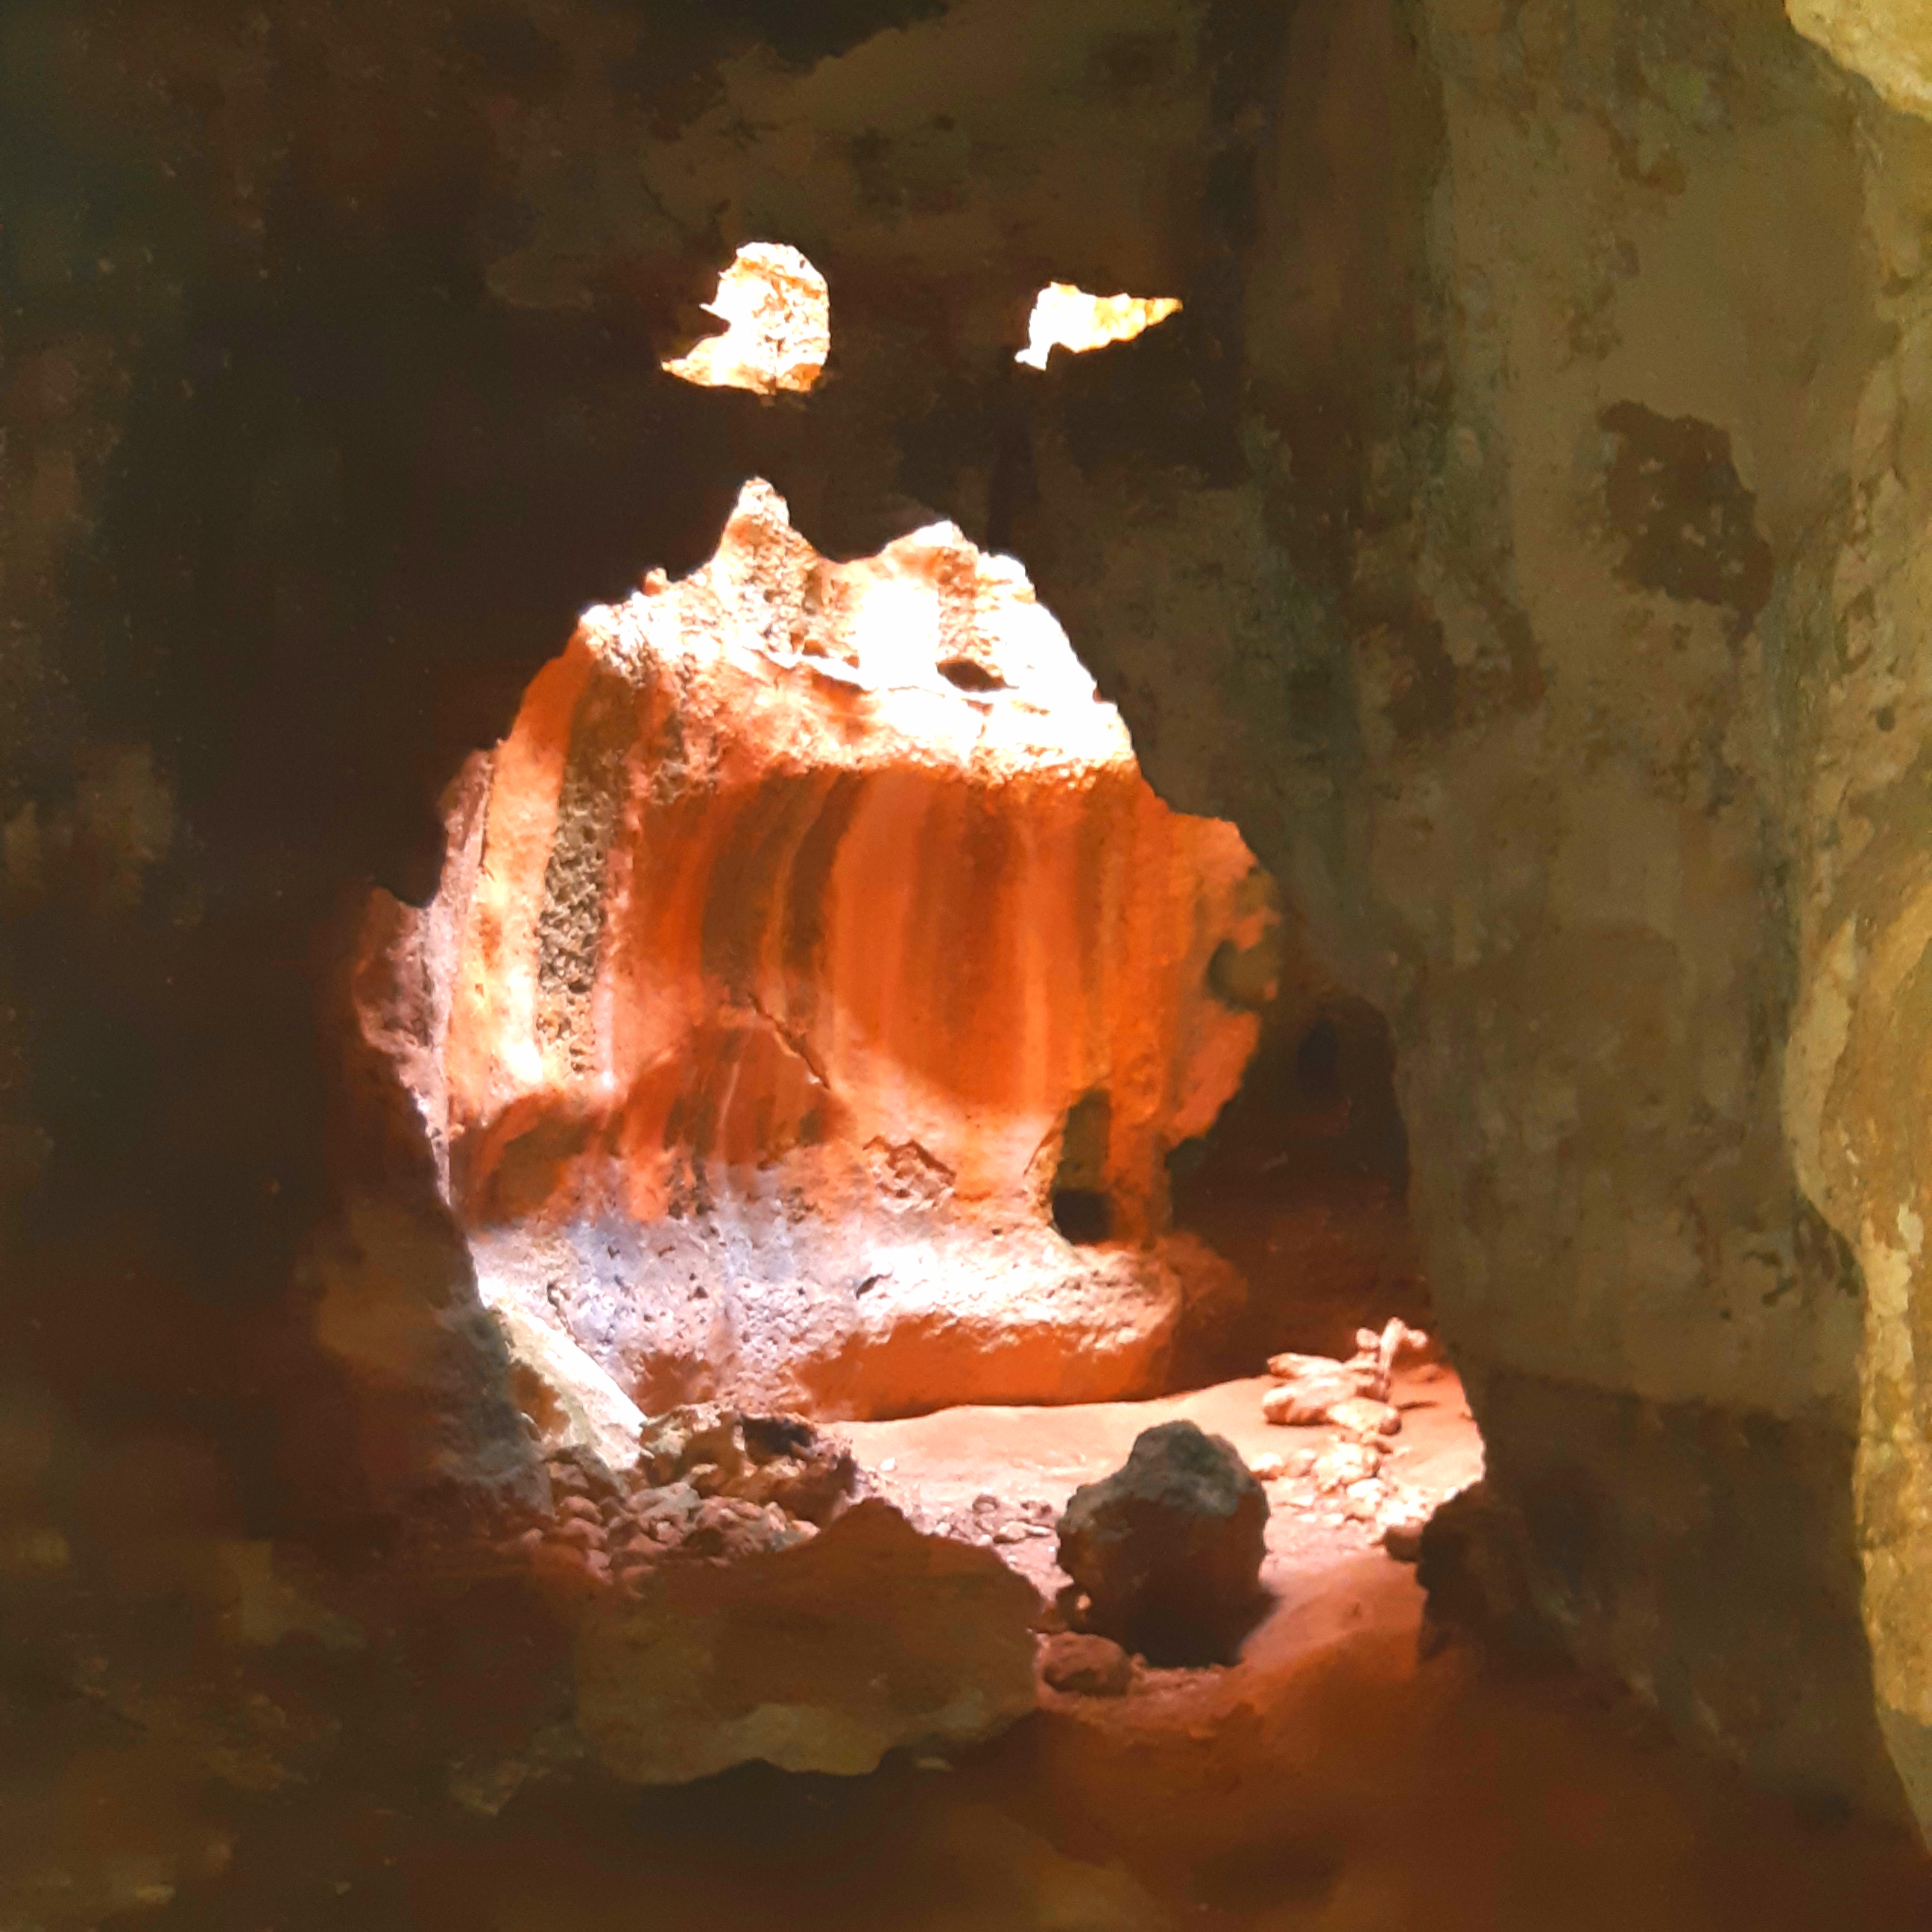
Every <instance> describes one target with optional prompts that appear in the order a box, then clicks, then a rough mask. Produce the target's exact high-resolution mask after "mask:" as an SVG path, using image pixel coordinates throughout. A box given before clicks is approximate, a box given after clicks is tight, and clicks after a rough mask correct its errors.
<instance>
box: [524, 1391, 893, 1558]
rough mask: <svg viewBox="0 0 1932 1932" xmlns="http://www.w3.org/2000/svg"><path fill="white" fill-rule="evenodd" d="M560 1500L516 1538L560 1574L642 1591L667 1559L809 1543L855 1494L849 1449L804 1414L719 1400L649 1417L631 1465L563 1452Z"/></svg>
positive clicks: (551, 1464)
mask: <svg viewBox="0 0 1932 1932" xmlns="http://www.w3.org/2000/svg"><path fill="white" fill-rule="evenodd" d="M547 1469H548V1470H549V1472H550V1489H551V1493H552V1495H553V1498H554V1499H555V1500H554V1509H553V1515H552V1517H551V1518H550V1520H549V1521H547V1523H540V1524H538V1525H536V1526H533V1527H532V1528H531V1529H527V1530H526V1531H524V1532H523V1534H522V1535H521V1536H520V1537H519V1538H517V1544H518V1545H519V1546H520V1547H522V1548H523V1549H524V1550H529V1552H530V1553H532V1555H533V1556H535V1557H536V1558H537V1559H538V1562H539V1563H540V1564H541V1566H542V1567H543V1568H545V1569H546V1570H547V1571H549V1572H550V1574H553V1576H556V1577H562V1578H565V1579H570V1580H575V1579H579V1578H580V1579H581V1580H583V1581H586V1582H588V1583H591V1584H592V1585H596V1584H610V1585H616V1586H619V1587H620V1588H622V1589H625V1590H626V1591H628V1592H631V1594H633V1595H634V1594H635V1593H636V1592H637V1591H638V1590H640V1589H641V1588H642V1587H643V1586H644V1584H646V1583H647V1582H648V1581H649V1579H650V1578H651V1577H652V1576H653V1575H655V1573H656V1572H657V1571H658V1568H659V1567H660V1566H661V1565H664V1564H665V1563H667V1562H674V1561H677V1560H679V1559H683V1560H689V1561H697V1560H703V1559H709V1560H711V1561H713V1562H730V1561H733V1560H735V1559H740V1558H743V1557H747V1556H756V1555H759V1554H761V1553H767V1552H770V1551H773V1550H787V1549H790V1547H793V1545H794V1544H799V1543H802V1542H805V1541H808V1539H809V1538H811V1537H813V1536H814V1535H816V1534H817V1532H818V1531H819V1530H820V1529H823V1527H824V1526H826V1524H828V1523H830V1522H831V1521H832V1520H833V1519H834V1518H835V1517H837V1516H838V1514H840V1513H841V1511H843V1510H844V1508H846V1507H847V1505H849V1504H850V1502H852V1501H853V1499H855V1497H856V1494H857V1493H858V1490H859V1475H858V1471H857V1469H856V1466H855V1465H854V1464H853V1460H852V1457H851V1453H850V1451H848V1450H847V1449H846V1448H844V1446H843V1445H841V1444H839V1443H838V1442H834V1441H833V1440H832V1439H830V1438H829V1437H828V1436H824V1435H823V1434H822V1433H820V1431H818V1430H816V1429H814V1427H812V1425H811V1424H810V1423H808V1422H806V1421H802V1419H800V1418H798V1417H796V1416H790V1415H767V1416H759V1415H739V1414H736V1413H735V1412H733V1411H731V1410H729V1409H723V1408H721V1407H720V1406H718V1405H717V1404H716V1403H699V1404H697V1405H694V1406H691V1407H688V1408H683V1409H673V1410H672V1411H671V1412H670V1413H669V1414H668V1415H663V1416H659V1417H657V1418H654V1419H653V1420H652V1421H649V1422H647V1423H646V1424H645V1425H644V1427H643V1430H642V1432H641V1434H640V1439H639V1454H638V1457H637V1463H636V1465H635V1467H634V1469H633V1470H631V1471H628V1472H623V1473H622V1474H619V1473H617V1472H613V1470H612V1469H610V1466H609V1465H608V1464H607V1463H605V1462H604V1461H603V1460H601V1458H599V1457H596V1456H595V1455H593V1454H589V1453H587V1452H586V1451H583V1450H580V1449H575V1448H571V1449H564V1450H560V1451H556V1452H555V1453H553V1454H552V1455H551V1457H550V1459H549V1461H548V1463H547Z"/></svg>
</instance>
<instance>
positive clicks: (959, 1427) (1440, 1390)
mask: <svg viewBox="0 0 1932 1932" xmlns="http://www.w3.org/2000/svg"><path fill="white" fill-rule="evenodd" d="M1277 1386H1278V1384H1277V1382H1276V1381H1275V1379H1274V1378H1273V1377H1271V1376H1253V1377H1250V1378H1248V1379H1246V1380H1244V1381H1240V1382H1223V1383H1220V1384H1219V1385H1217V1386H1216V1387H1214V1388H1208V1389H1202V1390H1198V1391H1195V1392H1193V1393H1192V1394H1187V1395H1181V1396H1172V1397H1166V1398H1163V1400H1158V1401H1154V1402H1135V1403H1086V1404H1082V1405H1081V1406H1078V1407H1075V1408H1067V1409H944V1410H941V1411H940V1412H938V1413H937V1414H935V1415H925V1416H917V1417H913V1418H909V1419H907V1420H905V1421H898V1422H871V1423H846V1424H841V1425H839V1427H838V1432H837V1433H838V1435H839V1436H840V1437H841V1439H843V1440H844V1442H847V1444H849V1445H850V1448H851V1450H852V1453H853V1457H854V1459H855V1460H856V1462H857V1463H858V1466H859V1469H860V1470H861V1471H862V1473H863V1475H864V1478H865V1481H866V1482H867V1483H868V1484H870V1485H871V1487H872V1488H873V1489H874V1490H876V1491H877V1493H879V1494H880V1495H882V1496H885V1497H886V1499H888V1500H889V1501H891V1502H894V1503H896V1504H897V1505H898V1507H899V1508H901V1510H903V1511H904V1512H905V1514H907V1517H909V1518H910V1520H912V1521H913V1523H916V1524H918V1525H919V1526H921V1527H922V1528H926V1529H931V1530H933V1531H935V1532H939V1533H941V1534H944V1535H949V1536H956V1537H960V1538H964V1539H965V1540H966V1541H969V1542H973V1543H978V1544H983V1545H986V1546H987V1547H991V1548H993V1549H995V1550H998V1551H999V1553H1001V1556H1004V1558H1005V1559H1006V1560H1007V1562H1009V1563H1010V1564H1011V1565H1013V1568H1015V1569H1016V1570H1017V1571H1019V1572H1020V1574H1022V1576H1024V1577H1026V1578H1027V1580H1028V1581H1029V1582H1030V1583H1032V1584H1033V1585H1034V1587H1035V1588H1036V1589H1038V1590H1039V1591H1040V1593H1041V1595H1043V1596H1044V1597H1046V1598H1048V1599H1049V1601H1051V1600H1052V1599H1053V1598H1055V1597H1057V1596H1058V1594H1059V1592H1061V1589H1063V1588H1064V1586H1066V1584H1067V1581H1068V1578H1067V1575H1066V1574H1065V1572H1064V1571H1062V1570H1061V1568H1060V1567H1059V1565H1058V1562H1057V1560H1056V1546H1055V1532H1054V1525H1055V1523H1056V1522H1057V1521H1058V1518H1059V1516H1060V1513H1061V1511H1062V1510H1063V1509H1064V1508H1065V1507H1066V1505H1067V1498H1068V1497H1069V1496H1071V1495H1072V1493H1073V1491H1074V1490H1076V1488H1078V1487H1079V1486H1080V1485H1081V1484H1082V1483H1088V1482H1091V1481H1094V1480H1095V1478H1098V1477H1100V1476H1103V1475H1106V1474H1107V1473H1108V1472H1109V1471H1110V1470H1112V1469H1117V1468H1118V1467H1119V1466H1120V1465H1121V1463H1123V1462H1124V1461H1125V1460H1126V1459H1127V1452H1128V1451H1129V1450H1130V1448H1132V1447H1133V1441H1134V1438H1135V1437H1136V1436H1138V1435H1139V1433H1141V1431H1142V1430H1144V1429H1148V1428H1151V1427H1154V1425H1155V1424H1158V1423H1162V1422H1167V1421H1177V1420H1186V1421H1191V1422H1196V1423H1199V1424H1200V1426H1201V1427H1202V1428H1203V1429H1205V1430H1208V1432H1209V1433H1211V1434H1213V1435H1217V1436H1224V1437H1226V1439H1227V1440H1228V1441H1229V1442H1232V1443H1233V1444H1234V1445H1235V1448H1237V1449H1238V1451H1240V1452H1241V1454H1242V1456H1243V1457H1244V1460H1246V1461H1247V1464H1248V1466H1249V1467H1250V1469H1253V1470H1254V1471H1255V1472H1256V1474H1257V1475H1261V1476H1262V1478H1264V1481H1265V1483H1266V1486H1267V1488H1268V1496H1269V1499H1270V1501H1271V1504H1272V1505H1273V1507H1272V1508H1271V1510H1270V1511H1269V1515H1268V1551H1267V1556H1266V1558H1265V1561H1264V1563H1263V1566H1262V1583H1263V1586H1264V1587H1265V1588H1266V1589H1268V1590H1269V1591H1270V1592H1271V1593H1272V1594H1273V1595H1274V1598H1275V1601H1276V1610H1275V1613H1274V1615H1275V1616H1280V1615H1283V1614H1286V1613H1289V1612H1291V1611H1292V1609H1293V1607H1294V1605H1295V1602H1296V1601H1297V1600H1298V1598H1302V1597H1304V1596H1305V1595H1307V1589H1308V1585H1309V1581H1310V1579H1311V1578H1312V1577H1315V1576H1317V1575H1319V1574H1322V1573H1324V1572H1325V1571H1328V1570H1329V1569H1331V1568H1333V1567H1334V1566H1335V1565H1337V1564H1338V1563H1340V1562H1344V1561H1345V1560H1346V1559H1349V1558H1352V1557H1354V1556H1360V1555H1361V1554H1363V1553H1366V1552H1369V1551H1372V1550H1376V1549H1377V1548H1378V1547H1379V1546H1380V1545H1381V1544H1382V1543H1383V1541H1385V1538H1388V1537H1389V1536H1390V1535H1391V1532H1393V1534H1394V1540H1395V1541H1396V1543H1397V1547H1398V1549H1399V1550H1400V1551H1401V1552H1402V1553H1403V1555H1405V1556H1411V1555H1412V1554H1413V1543H1412V1536H1413V1529H1414V1526H1415V1525H1416V1524H1417V1523H1419V1522H1420V1521H1421V1520H1422V1519H1424V1517H1427V1514H1429V1512H1430V1511H1431V1510H1433V1508H1435V1507H1436V1505H1437V1504H1439V1503H1440V1502H1443V1501H1445V1499H1447V1498H1448V1497H1449V1496H1453V1495H1454V1494H1455V1493H1457V1491H1458V1490H1461V1489H1463V1488H1464V1487H1466V1486H1467V1485H1468V1484H1471V1483H1473V1482H1475V1481H1476V1480H1477V1479H1478V1478H1479V1477H1480V1476H1481V1474H1482V1443H1481V1439H1480V1437H1479V1436H1478V1434H1477V1433H1476V1426H1475V1423H1474V1422H1473V1421H1472V1420H1471V1419H1470V1415H1469V1407H1468V1405H1467V1404H1466V1403H1465V1402H1464V1400H1463V1391H1462V1386H1461V1385H1460V1383H1459V1382H1457V1379H1456V1377H1455V1375H1454V1371H1453V1370H1449V1369H1448V1368H1446V1367H1442V1365H1441V1364H1433V1363H1420V1364H1406V1365H1404V1366H1403V1367H1399V1368H1398V1369H1397V1370H1396V1373H1395V1381H1394V1386H1393V1388H1392V1389H1391V1397H1392V1400H1393V1404H1394V1408H1395V1409H1396V1412H1397V1415H1399V1416H1400V1419H1401V1422H1402V1427H1401V1430H1400V1433H1398V1434H1397V1435H1396V1436H1392V1437H1390V1438H1388V1439H1386V1440H1385V1442H1384V1443H1383V1444H1382V1445H1379V1446H1376V1445H1364V1444H1362V1443H1360V1442H1357V1441H1356V1440H1355V1439H1354V1437H1353V1436H1352V1435H1351V1433H1349V1431H1347V1430H1345V1429H1343V1428H1340V1427H1334V1426H1322V1427H1313V1428H1280V1427H1274V1426H1273V1425H1271V1424H1269V1423H1268V1421H1266V1420H1265V1417H1264V1415H1263V1413H1262V1405H1263V1403H1264V1400H1265V1398H1266V1397H1268V1394H1270V1393H1271V1391H1273V1390H1274V1388H1277Z"/></svg>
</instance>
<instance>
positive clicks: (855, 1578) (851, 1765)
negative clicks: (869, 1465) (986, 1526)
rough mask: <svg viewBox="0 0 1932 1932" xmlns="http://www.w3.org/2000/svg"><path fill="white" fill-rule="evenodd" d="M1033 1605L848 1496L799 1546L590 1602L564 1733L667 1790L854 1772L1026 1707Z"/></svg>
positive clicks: (1025, 1594) (990, 1726) (964, 1736)
mask: <svg viewBox="0 0 1932 1932" xmlns="http://www.w3.org/2000/svg"><path fill="white" fill-rule="evenodd" d="M1037 1609H1038V1600H1037V1598H1036V1597H1035V1595H1034V1592H1033V1590H1032V1589H1031V1587H1030V1586H1028V1584H1027V1583H1025V1582H1024V1581H1023V1580H1022V1579H1020V1578H1019V1577H1016V1575H1014V1574H1013V1572H1012V1571H1010V1570H1009V1569H1008V1568H1007V1566H1006V1565H1004V1564H1003V1563H1002V1562H1001V1561H1000V1560H999V1559H998V1557H997V1556H993V1555H992V1554H991V1553H989V1552H986V1551H983V1550H973V1549H970V1548H968V1547H966V1546H965V1545H964V1544H956V1543H952V1542H949V1541H946V1540H944V1539H943V1538H937V1537H926V1536H922V1535H919V1532H917V1531H916V1530H914V1529H912V1528H911V1527H910V1525H908V1524H907V1523H906V1521H905V1520H904V1518H903V1517H901V1516H900V1515H899V1514H898V1513H897V1512H896V1511H894V1510H892V1509H891V1508H889V1506H887V1505H885V1504H883V1503H881V1502H864V1503H860V1504H859V1505H856V1506H855V1507H854V1508H852V1509H851V1510H850V1511H847V1512H846V1513H845V1514H844V1515H843V1516H841V1517H839V1519H838V1520H837V1521H836V1522H835V1523H833V1524H832V1526H831V1527H830V1528H829V1529H826V1530H825V1531H824V1532H823V1533H822V1534H821V1535H819V1536H818V1537H817V1538H814V1540H813V1541H811V1542H809V1543H807V1544H803V1545H802V1546H801V1547H798V1548H796V1549H793V1550H785V1551H781V1552H779V1553H775V1554H773V1555H771V1556H757V1557H751V1558H748V1559H745V1560H744V1561H742V1562H738V1563H735V1564H733V1565H728V1566H726V1567H725V1568H709V1567H708V1566H703V1565H699V1566H682V1567H679V1568H670V1569H667V1570H666V1571H664V1572H663V1573H662V1574H661V1575H660V1576H659V1577H658V1578H657V1579H656V1580H654V1581H653V1583H652V1584H651V1585H649V1586H648V1587H647V1588H646V1589H645V1591H644V1592H643V1595H642V1597H641V1598H640V1600H639V1601H636V1602H635V1603H632V1604H622V1603H619V1602H618V1601H615V1600H611V1601H607V1602H606V1603H604V1604H601V1605H600V1606H599V1607H598V1610H597V1611H596V1612H595V1613H594V1614H593V1615H592V1617H591V1618H590V1619H589V1621H588V1622H587V1623H586V1627H585V1628H584V1630H583V1634H581V1636H580V1639H579V1641H578V1645H577V1666H576V1673H577V1676H576V1681H577V1724H578V1725H579V1727H580V1728H581V1729H582V1730H583V1732H584V1733H585V1735H586V1736H587V1737H588V1738H589V1739H590V1741H591V1742H592V1745H593V1747H594V1748H595V1751H597V1754H598V1756H599V1757H600V1758H601V1760H602V1761H603V1762H604V1764H605V1765H606V1766H608V1767H609V1768H610V1769H611V1770H612V1771H613V1772H616V1773H617V1775H619V1776H620V1777H623V1778H631V1779H634V1780H636V1781H638V1782H640V1783H643V1784H674V1783H679V1782H682V1781H686V1780H688V1779H691V1778H703V1777H706V1776H708V1775H709V1774H711V1773H712V1772H717V1771H721V1770H724V1769H726V1768H727V1767H728V1766H731V1765H733V1764H738V1763H744V1762H745V1761H746V1760H750V1759H762V1760H764V1761H765V1762H766V1763H770V1764H775V1765H777V1766H780V1767H781V1768H782V1769H786V1770H789V1771H819V1772H839V1773H842V1774H845V1775H853V1774H856V1773H859V1772H866V1771H870V1770H871V1769H872V1768H873V1767H874V1766H875V1765H877V1763H878V1762H879V1760H880V1758H881V1757H883V1755H884V1754H885V1753H886V1751H889V1750H890V1749H892V1748H894V1747H895V1746H901V1745H903V1746H907V1747H916V1748H920V1749H922V1750H926V1751H943V1750H947V1749H951V1748H958V1747H959V1746H961V1745H967V1744H971V1743H974V1742H978V1741H979V1740H980V1739H985V1738H987V1737H990V1736H993V1735H995V1733H998V1732H999V1731H1000V1730H1004V1728H1005V1727H1007V1725H1009V1724H1012V1723H1013V1722H1014V1721H1016V1719H1017V1718H1020V1717H1022V1716H1023V1715H1025V1713H1026V1712H1028V1711H1030V1710H1031V1709H1032V1708H1033V1704H1034V1640H1033V1635H1032V1631H1031V1622H1032V1619H1034V1616H1035V1615H1036V1613H1037Z"/></svg>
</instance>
